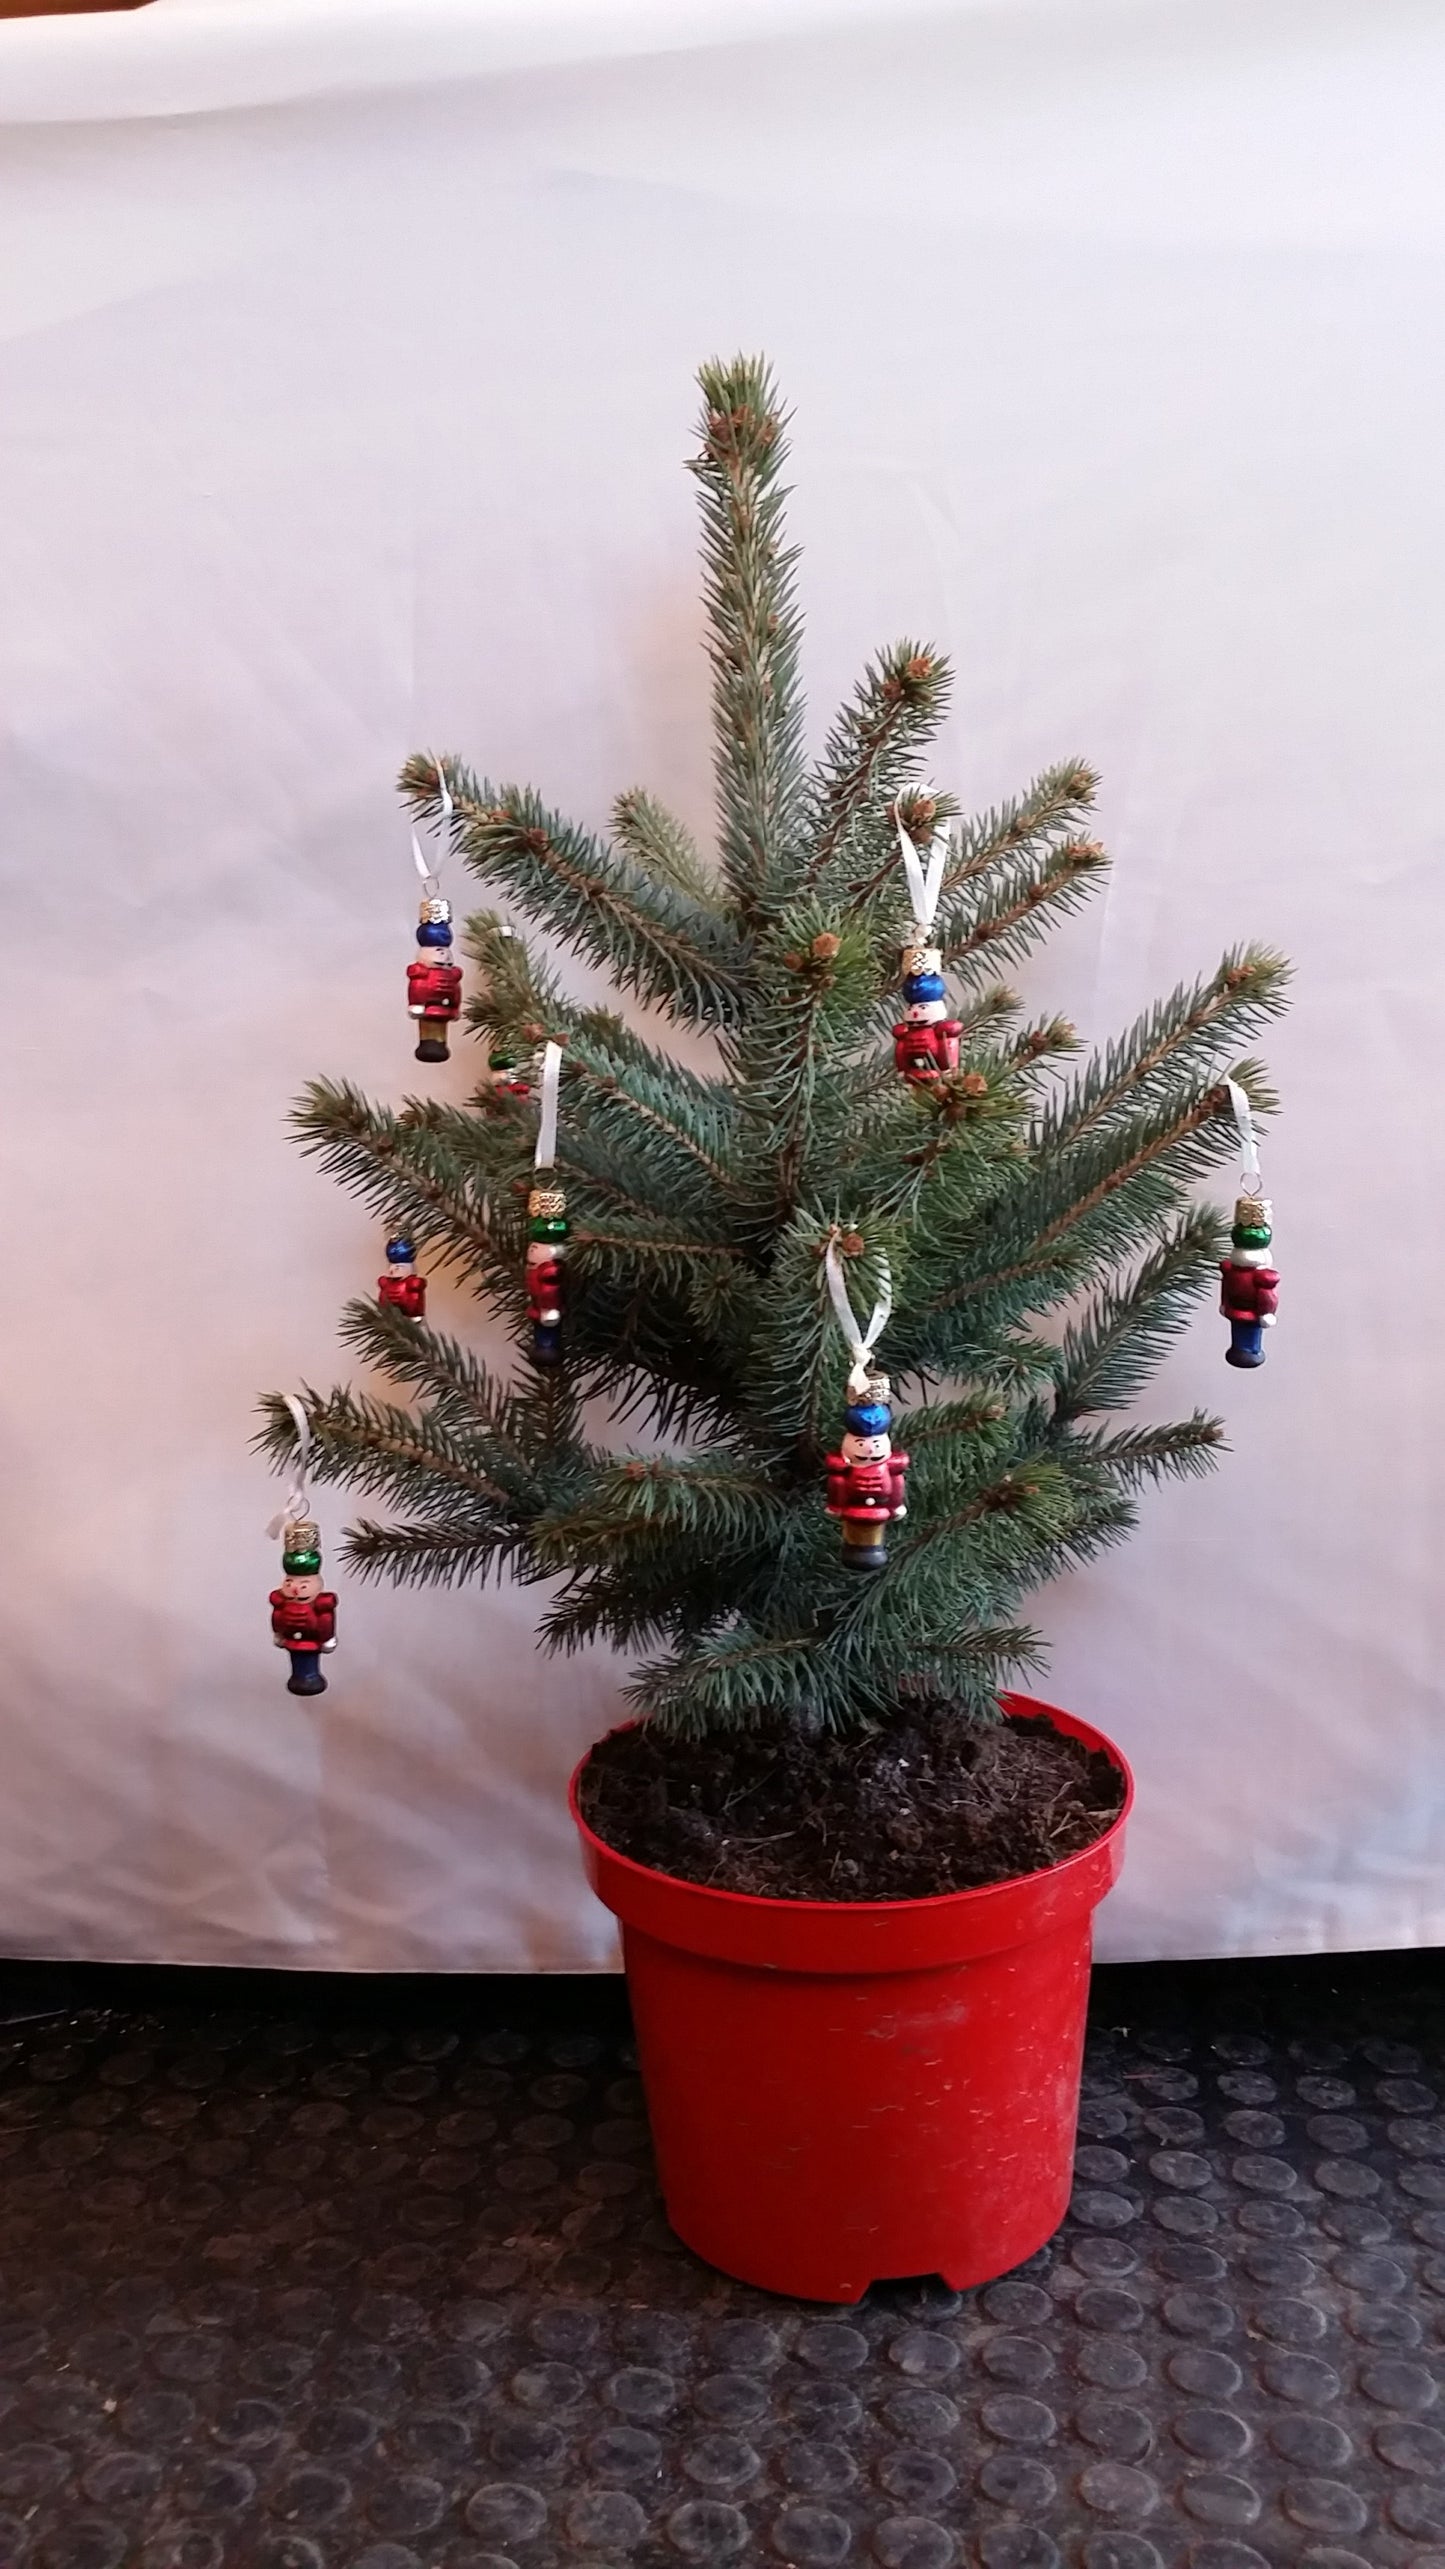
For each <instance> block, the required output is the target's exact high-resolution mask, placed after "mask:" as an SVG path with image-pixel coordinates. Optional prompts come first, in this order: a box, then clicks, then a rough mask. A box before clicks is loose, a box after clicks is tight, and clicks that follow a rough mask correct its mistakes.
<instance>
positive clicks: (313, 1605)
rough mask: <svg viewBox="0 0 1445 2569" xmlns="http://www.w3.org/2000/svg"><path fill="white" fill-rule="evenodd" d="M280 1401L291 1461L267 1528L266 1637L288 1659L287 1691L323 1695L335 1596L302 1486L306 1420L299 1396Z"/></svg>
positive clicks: (333, 1627) (307, 1447) (308, 1441)
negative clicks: (276, 1579) (271, 1582)
mask: <svg viewBox="0 0 1445 2569" xmlns="http://www.w3.org/2000/svg"><path fill="white" fill-rule="evenodd" d="M286 1406H287V1408H288V1409H289V1410H290V1412H291V1415H292V1418H293V1419H294V1420H295V1422H296V1450H297V1463H296V1478H295V1481H294V1482H293V1484H292V1486H291V1490H290V1492H289V1494H288V1496H287V1500H286V1504H285V1506H284V1508H283V1509H282V1511H281V1514H280V1516H279V1517H276V1518H273V1520H272V1523H271V1528H270V1531H271V1533H272V1535H273V1536H274V1535H276V1534H277V1533H279V1534H280V1536H281V1585H280V1587H279V1588H273V1589H272V1591H271V1638H272V1640H273V1642H274V1643H275V1646H276V1648H277V1649H278V1650H284V1651H285V1652H286V1654H287V1656H288V1658H289V1659H290V1662H291V1674H290V1676H289V1677H288V1678H287V1680H286V1691H287V1693H288V1694H289V1695H324V1694H325V1692H326V1680H325V1678H324V1677H323V1676H322V1674H321V1662H322V1659H323V1657H324V1656H325V1654H326V1653H327V1652H329V1651H332V1650H334V1649H335V1648H336V1598H335V1596H334V1594H333V1593H332V1591H331V1589H329V1588H328V1587H326V1586H324V1585H323V1582H322V1576H321V1532H320V1528H319V1527H318V1525H317V1523H316V1520H315V1518H314V1517H313V1516H312V1515H311V1514H310V1501H309V1499H308V1497H307V1492H306V1466H307V1463H308V1461H309V1459H310V1454H311V1428H310V1424H309V1422H308V1420H307V1416H306V1412H305V1410H304V1409H303V1408H302V1406H301V1403H300V1402H299V1400H293V1399H292V1398H291V1397H290V1395H289V1394H288V1395H287V1400H286Z"/></svg>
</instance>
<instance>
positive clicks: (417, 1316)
mask: <svg viewBox="0 0 1445 2569" xmlns="http://www.w3.org/2000/svg"><path fill="white" fill-rule="evenodd" d="M415 1257H416V1251H415V1249H414V1248H413V1247H412V1244H411V1242H410V1240H407V1239H405V1238H403V1237H402V1235H401V1234H400V1233H398V1234H397V1237H396V1238H395V1239H394V1240H388V1242H387V1244H386V1273H385V1275H384V1276H378V1277H377V1279H376V1298H377V1301H378V1302H379V1303H380V1304H381V1305H382V1307H383V1309H386V1308H390V1309H391V1310H393V1311H402V1312H405V1314H406V1317H407V1319H408V1320H424V1319H425V1317H426V1278H425V1276H419V1275H418V1274H417V1271H416V1267H415V1265H414V1263H413V1261H414V1259H415Z"/></svg>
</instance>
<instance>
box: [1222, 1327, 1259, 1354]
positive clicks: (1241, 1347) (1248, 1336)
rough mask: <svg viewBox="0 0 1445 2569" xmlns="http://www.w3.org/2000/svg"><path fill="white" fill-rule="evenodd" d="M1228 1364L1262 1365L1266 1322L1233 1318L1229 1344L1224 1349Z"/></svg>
mask: <svg viewBox="0 0 1445 2569" xmlns="http://www.w3.org/2000/svg"><path fill="white" fill-rule="evenodd" d="M1224 1361H1225V1363H1226V1365H1262V1364H1263V1363H1264V1322H1263V1321H1262V1320H1231V1322H1230V1324H1229V1345H1228V1346H1227V1347H1226V1348H1225V1351H1224Z"/></svg>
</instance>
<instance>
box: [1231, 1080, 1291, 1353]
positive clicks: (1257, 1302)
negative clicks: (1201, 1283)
mask: <svg viewBox="0 0 1445 2569" xmlns="http://www.w3.org/2000/svg"><path fill="white" fill-rule="evenodd" d="M1228 1088H1229V1102H1230V1105H1231V1107H1232V1108H1233V1110H1234V1120H1235V1123H1236V1124H1237V1125H1238V1127H1239V1138H1240V1142H1241V1144H1242V1146H1243V1151H1244V1178H1243V1185H1244V1192H1243V1194H1242V1195H1241V1196H1240V1197H1239V1199H1238V1201H1237V1203H1236V1204H1235V1208H1234V1227H1233V1229H1232V1231H1231V1232H1230V1235H1229V1240H1230V1250H1229V1255H1228V1257H1227V1258H1222V1259H1221V1260H1220V1269H1219V1271H1220V1274H1221V1276H1222V1278H1223V1290H1222V1292H1221V1294H1220V1297H1219V1308H1220V1310H1221V1311H1222V1313H1223V1314H1224V1317H1225V1319H1226V1320H1227V1321H1228V1323H1229V1345H1228V1346H1227V1347H1226V1349H1225V1351H1224V1361H1225V1363H1226V1365H1236V1366H1238V1367H1240V1369H1241V1370H1243V1371H1246V1372H1252V1371H1253V1369H1254V1368H1255V1366H1256V1365H1262V1364H1263V1363H1264V1333H1265V1331H1266V1329H1272V1328H1273V1327H1274V1321H1275V1313H1276V1311H1277V1310H1278V1308H1279V1272H1278V1269H1277V1268H1276V1267H1275V1266H1274V1265H1273V1263H1272V1259H1271V1243H1272V1240H1273V1236H1274V1208H1273V1206H1272V1205H1271V1204H1270V1202H1269V1199H1268V1197H1267V1196H1266V1195H1265V1194H1264V1193H1263V1192H1262V1187H1261V1179H1260V1167H1259V1144H1258V1142H1257V1140H1256V1138H1255V1130H1254V1116H1253V1113H1252V1111H1251V1108H1250V1103H1249V1099H1248V1098H1247V1097H1246V1096H1245V1093H1244V1091H1243V1089H1242V1088H1241V1087H1240V1086H1239V1083H1238V1081H1237V1080H1233V1079H1231V1080H1230V1081H1229V1082H1228Z"/></svg>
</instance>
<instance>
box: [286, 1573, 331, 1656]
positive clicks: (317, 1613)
mask: <svg viewBox="0 0 1445 2569" xmlns="http://www.w3.org/2000/svg"><path fill="white" fill-rule="evenodd" d="M271 1630H272V1631H273V1633H274V1634H275V1636H276V1639H277V1640H278V1641H279V1642H280V1643H281V1644H282V1646H283V1648H284V1649H286V1650H326V1649H328V1648H329V1647H330V1645H331V1643H332V1642H333V1641H334V1640H335V1639H336V1598H335V1595H334V1594H333V1592H332V1590H331V1589H330V1588H323V1589H322V1590H321V1593H320V1595H319V1596H315V1597H288V1596H287V1594H286V1591H285V1589H284V1588H273V1589H272V1591H271Z"/></svg>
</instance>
